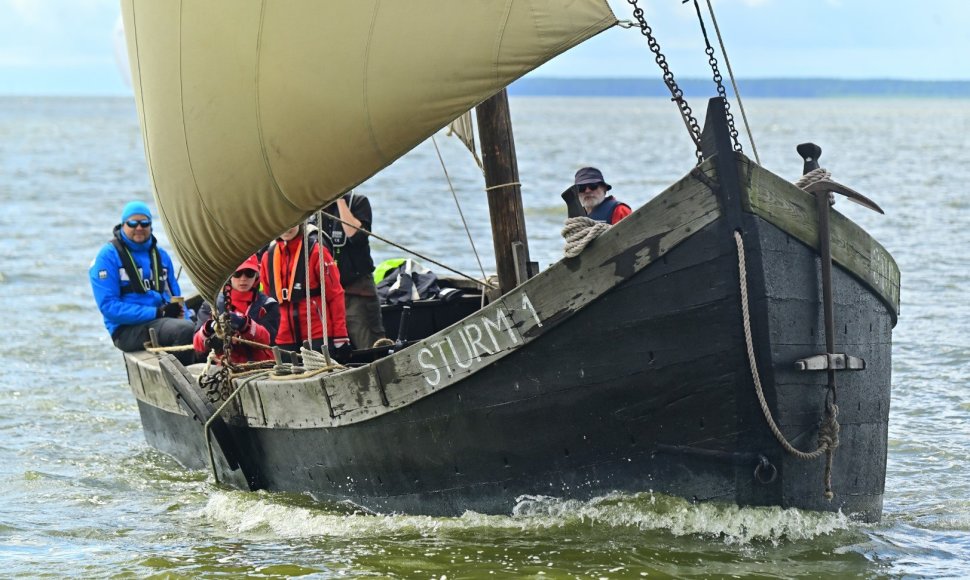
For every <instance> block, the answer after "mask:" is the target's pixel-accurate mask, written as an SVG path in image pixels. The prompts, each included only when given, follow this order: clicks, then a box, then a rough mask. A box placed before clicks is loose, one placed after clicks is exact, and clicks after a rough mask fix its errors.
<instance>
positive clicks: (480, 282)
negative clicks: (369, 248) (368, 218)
mask: <svg viewBox="0 0 970 580" xmlns="http://www.w3.org/2000/svg"><path fill="white" fill-rule="evenodd" d="M322 213H323V215H325V216H326V217H328V218H330V219H332V220H336V221H338V222H340V223H342V224H346V223H347V222H345V221H344V220H342V219H340V218H338V217H336V216H333V215H330V214H329V213H327V212H322ZM348 225H351V226H353V224H348ZM353 227H355V228H357V229H358V230H360V231H362V232H364V233H365V234H367V235H368V236H371V237H373V238H375V239H378V240H380V241H382V242H384V243H385V244H388V245H391V246H394V247H395V248H397V249H399V250H402V251H405V252H407V253H409V254H411V255H413V256H417V257H418V258H421V259H422V260H424V261H426V262H430V263H432V264H434V265H435V266H441V267H442V268H444V269H445V270H448V271H449V272H451V273H452V274H458V275H459V276H461V277H462V278H466V279H468V280H471V281H472V282H474V283H475V284H478V285H479V286H482V287H485V288H491V289H493V290H495V289H497V288H498V286H496V285H494V284H492V283H490V282H488V281H486V280H477V279H475V278H473V277H471V276H469V275H468V274H465V273H464V272H460V271H458V270H455V269H454V268H452V267H450V266H446V265H444V264H442V263H441V262H439V261H437V260H434V259H432V258H429V257H428V256H425V255H424V254H421V253H419V252H417V251H415V250H412V249H410V248H407V247H405V246H402V245H401V244H398V243H396V242H392V241H391V240H389V239H387V238H383V237H381V236H379V235H377V234H375V233H374V232H369V231H367V230H365V229H364V228H362V227H359V226H353Z"/></svg>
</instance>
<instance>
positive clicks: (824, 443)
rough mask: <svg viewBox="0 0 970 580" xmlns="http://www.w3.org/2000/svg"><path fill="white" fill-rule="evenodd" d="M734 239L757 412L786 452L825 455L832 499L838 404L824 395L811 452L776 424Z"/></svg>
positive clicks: (741, 254) (809, 456) (739, 246)
mask: <svg viewBox="0 0 970 580" xmlns="http://www.w3.org/2000/svg"><path fill="white" fill-rule="evenodd" d="M734 241H735V244H736V245H737V249H738V278H739V283H740V286H741V315H742V318H743V324H744V342H745V346H746V347H747V354H748V364H749V366H750V367H751V378H752V379H753V381H754V389H755V393H756V394H757V395H758V402H759V403H760V404H761V412H762V413H763V414H764V416H765V420H766V421H767V422H768V428H769V429H771V433H772V434H773V435H774V436H775V439H776V440H778V443H780V444H781V446H782V448H783V449H784V450H785V451H787V452H788V453H789V454H791V455H793V456H795V457H797V458H798V459H802V460H806V461H808V460H812V459H816V458H818V457H820V456H821V455H822V454H823V453H824V454H825V455H826V461H825V497H826V499H832V497H833V495H834V494H833V493H832V459H833V454H834V452H835V448H836V447H838V446H839V422H838V416H839V407H838V405H836V404H835V403H834V402H832V401H829V400H828V396H827V395H826V404H825V411H826V412H825V419H824V420H823V421H822V424H821V425H819V428H818V447H817V448H816V449H815V450H814V451H812V452H809V453H806V452H804V451H799V450H798V449H795V447H794V446H793V445H792V444H791V443H790V442H789V441H788V439H787V438H785V435H784V433H782V432H781V429H779V428H778V425H777V424H776V423H775V419H774V417H772V414H771V409H770V408H769V407H768V402H767V401H766V400H765V394H764V389H762V386H761V375H760V374H759V373H758V364H757V361H756V359H755V354H754V340H753V339H752V336H751V316H750V312H749V310H748V275H747V268H746V266H745V260H744V242H743V240H742V239H741V233H740V232H737V231H735V232H734Z"/></svg>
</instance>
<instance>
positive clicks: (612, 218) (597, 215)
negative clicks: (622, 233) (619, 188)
mask: <svg viewBox="0 0 970 580" xmlns="http://www.w3.org/2000/svg"><path fill="white" fill-rule="evenodd" d="M570 189H571V190H572V191H570V190H569V189H567V190H566V191H565V192H564V193H563V199H565V200H566V203H567V205H570V207H573V206H572V205H571V204H570V201H571V200H575V201H578V202H579V205H580V206H582V210H581V211H583V212H584V214H585V215H586V216H587V217H589V218H590V219H593V220H596V221H598V222H603V223H607V224H610V225H613V224H615V223H616V222H618V221H620V220H621V219H623V218H625V217H626V216H628V215H630V214H631V213H633V210H631V209H630V206H628V205H627V204H625V203H623V202H621V201H617V200H616V199H615V198H614V197H613V196H612V195H606V192H607V191H609V190H611V189H613V186H612V185H610V184H609V183H606V180H604V179H603V173H602V172H600V170H599V169H596V168H595V167H583V168H582V169H580V170H579V171H577V172H576V178H575V179H574V180H573V187H572V188H570ZM574 213H576V214H577V215H582V214H579V213H578V211H576V212H574V211H572V210H570V214H569V217H575V216H574V215H573V214H574Z"/></svg>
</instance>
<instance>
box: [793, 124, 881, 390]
mask: <svg viewBox="0 0 970 580" xmlns="http://www.w3.org/2000/svg"><path fill="white" fill-rule="evenodd" d="M795 150H796V151H798V154H799V155H801V157H802V160H803V161H804V162H805V164H804V166H803V168H802V173H803V174H807V173H809V172H811V171H814V170H816V169H818V168H819V164H818V158H819V157H820V156H821V155H822V148H821V147H819V146H818V145H816V144H815V143H802V144H801V145H798V147H796V148H795ZM804 189H805V191H807V192H808V193H811V194H812V195H814V196H815V207H816V208H817V210H818V253H819V257H820V258H821V262H822V307H823V312H824V317H825V353H824V354H817V355H814V356H810V357H807V358H802V359H798V360H796V361H795V368H796V369H798V370H800V371H828V374H829V380H828V385H829V388H834V387H835V371H837V370H863V369H865V368H866V361H865V360H863V359H861V358H859V357H855V356H851V355H848V354H844V353H836V352H835V308H834V305H833V303H832V246H831V232H830V228H829V208H830V207H831V206H832V205H834V204H835V196H834V195H833V193H839V194H842V195H844V196H845V197H847V198H848V199H849V200H851V201H854V202H855V203H858V204H859V205H861V206H863V207H867V208H869V209H871V210H873V211H876V212H879V213H881V214H885V213H886V212H884V211H883V210H882V208H881V207H879V205H878V204H877V203H876V202H874V201H872V200H871V199H869V198H868V197H866V196H864V195H862V194H861V193H859V192H857V191H855V190H853V189H851V188H849V187H846V186H844V185H842V184H840V183H836V182H834V181H831V180H829V179H821V180H818V181H815V182H814V183H811V184H810V185H808V186H806V187H805V188H804Z"/></svg>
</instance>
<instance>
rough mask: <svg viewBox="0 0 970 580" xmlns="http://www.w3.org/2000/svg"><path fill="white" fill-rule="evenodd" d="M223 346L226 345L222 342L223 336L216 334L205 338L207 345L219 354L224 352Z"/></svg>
mask: <svg viewBox="0 0 970 580" xmlns="http://www.w3.org/2000/svg"><path fill="white" fill-rule="evenodd" d="M223 346H225V343H223V342H222V339H221V338H219V337H218V336H216V335H214V334H213V335H212V336H210V337H209V338H207V339H205V347H206V348H207V349H210V350H214V351H216V353H217V354H222V348H223Z"/></svg>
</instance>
